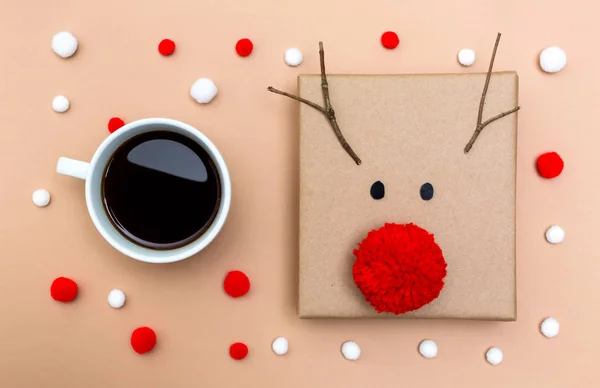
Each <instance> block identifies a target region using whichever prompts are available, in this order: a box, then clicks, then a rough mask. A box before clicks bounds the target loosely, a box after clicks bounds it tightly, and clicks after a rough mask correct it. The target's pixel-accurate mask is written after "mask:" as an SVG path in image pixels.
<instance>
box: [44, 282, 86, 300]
mask: <svg viewBox="0 0 600 388" xmlns="http://www.w3.org/2000/svg"><path fill="white" fill-rule="evenodd" d="M78 290H79V287H77V283H75V282H74V281H73V280H71V279H69V278H65V277H59V278H56V279H54V281H53V282H52V285H51V286H50V296H52V299H54V300H55V301H57V302H65V303H66V302H70V301H72V300H73V299H75V297H76V296H77V291H78Z"/></svg>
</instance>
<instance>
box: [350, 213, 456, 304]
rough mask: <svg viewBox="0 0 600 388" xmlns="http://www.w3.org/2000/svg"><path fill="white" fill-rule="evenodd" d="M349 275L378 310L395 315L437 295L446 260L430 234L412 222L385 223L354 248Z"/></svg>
mask: <svg viewBox="0 0 600 388" xmlns="http://www.w3.org/2000/svg"><path fill="white" fill-rule="evenodd" d="M354 255H355V256H356V261H355V262H354V266H353V268H352V276H353V277H354V282H355V283H356V285H357V286H358V289H359V290H360V291H361V292H362V293H363V295H364V296H365V299H366V300H367V302H369V303H370V304H371V305H372V306H373V307H374V308H375V310H377V311H378V312H380V313H382V312H390V313H393V314H395V315H398V314H403V313H406V312H409V311H413V310H416V309H418V308H420V307H422V306H424V305H426V304H427V303H429V302H431V301H432V300H434V299H435V298H437V297H438V296H439V294H440V291H441V290H442V288H443V287H444V278H445V277H446V260H445V259H444V256H443V254H442V250H441V249H440V247H439V246H438V245H437V244H436V243H435V241H434V238H433V235H432V234H430V233H429V232H427V231H426V230H424V229H421V228H419V227H418V226H416V225H413V224H404V225H398V224H393V223H389V224H385V225H384V226H383V227H381V228H379V229H377V230H372V231H370V232H369V234H368V235H367V237H366V238H365V239H364V240H363V241H362V242H361V243H360V244H359V246H358V249H355V250H354Z"/></svg>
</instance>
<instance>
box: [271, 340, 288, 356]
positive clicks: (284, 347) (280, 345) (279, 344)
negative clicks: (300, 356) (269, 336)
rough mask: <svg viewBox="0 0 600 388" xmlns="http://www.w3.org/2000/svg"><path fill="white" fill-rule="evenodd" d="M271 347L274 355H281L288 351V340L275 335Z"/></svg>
mask: <svg viewBox="0 0 600 388" xmlns="http://www.w3.org/2000/svg"><path fill="white" fill-rule="evenodd" d="M271 347H272V348H273V352H274V353H275V354H276V355H278V356H283V355H284V354H286V353H287V352H288V340H287V339H285V337H277V338H275V341H273V344H272V345H271Z"/></svg>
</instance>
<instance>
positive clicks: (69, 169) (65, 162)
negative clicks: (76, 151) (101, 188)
mask: <svg viewBox="0 0 600 388" xmlns="http://www.w3.org/2000/svg"><path fill="white" fill-rule="evenodd" d="M89 169H90V164H89V163H86V162H82V161H80V160H75V159H69V158H64V157H60V158H58V163H57V164H56V172H57V173H59V174H62V175H68V176H72V177H74V178H79V179H83V180H85V179H87V177H88V171H89Z"/></svg>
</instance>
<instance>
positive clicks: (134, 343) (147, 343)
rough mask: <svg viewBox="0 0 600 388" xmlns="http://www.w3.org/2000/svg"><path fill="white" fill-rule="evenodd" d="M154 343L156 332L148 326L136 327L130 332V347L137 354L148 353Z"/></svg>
mask: <svg viewBox="0 0 600 388" xmlns="http://www.w3.org/2000/svg"><path fill="white" fill-rule="evenodd" d="M154 345H156V333H155V332H154V330H152V329H151V328H149V327H138V328H137V329H135V330H134V331H133V333H131V347H132V348H133V350H135V352H136V353H138V354H144V353H148V352H149V351H151V350H152V349H154Z"/></svg>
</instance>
